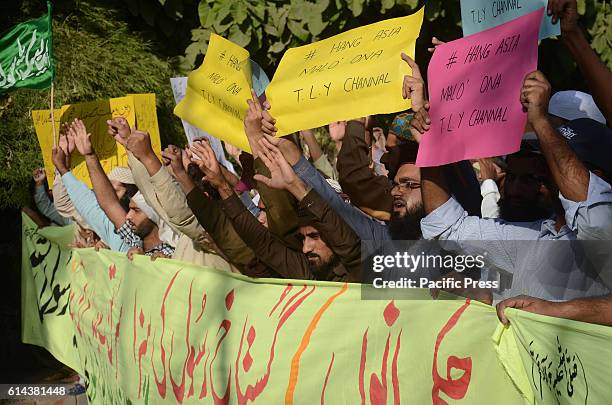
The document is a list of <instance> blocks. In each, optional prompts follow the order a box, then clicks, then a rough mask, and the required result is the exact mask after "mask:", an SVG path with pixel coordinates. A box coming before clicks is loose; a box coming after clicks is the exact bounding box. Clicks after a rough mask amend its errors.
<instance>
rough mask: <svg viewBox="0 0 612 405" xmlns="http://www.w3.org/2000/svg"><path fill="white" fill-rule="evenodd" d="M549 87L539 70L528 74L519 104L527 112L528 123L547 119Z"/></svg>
mask: <svg viewBox="0 0 612 405" xmlns="http://www.w3.org/2000/svg"><path fill="white" fill-rule="evenodd" d="M550 93H551V86H550V83H549V82H548V80H547V79H546V76H544V74H543V73H542V72H540V71H539V70H536V71H533V72H531V73H529V74H528V75H527V76H526V77H525V81H524V82H523V88H522V89H521V104H522V105H523V109H525V111H527V116H528V117H529V122H531V123H532V124H533V123H534V122H535V121H538V120H542V119H547V117H548V102H549V101H550Z"/></svg>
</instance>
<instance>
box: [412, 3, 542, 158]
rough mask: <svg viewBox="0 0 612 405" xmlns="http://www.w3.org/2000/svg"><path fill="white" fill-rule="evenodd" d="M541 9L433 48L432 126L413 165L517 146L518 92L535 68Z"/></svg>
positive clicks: (520, 125) (522, 118)
mask: <svg viewBox="0 0 612 405" xmlns="http://www.w3.org/2000/svg"><path fill="white" fill-rule="evenodd" d="M543 13H544V9H543V8H542V9H540V10H537V11H534V12H533V13H531V14H527V15H525V16H523V17H520V18H517V19H516V20H513V21H511V22H508V23H506V24H503V25H500V26H498V27H495V28H491V29H489V30H486V31H482V32H480V33H478V34H474V35H470V36H468V37H465V38H461V39H458V40H456V41H452V42H448V43H446V44H444V45H440V46H438V47H437V48H436V51H435V52H434V55H433V57H432V58H431V62H430V63H429V69H428V71H427V75H428V79H429V98H430V100H429V103H430V109H429V115H430V118H431V128H430V130H429V131H428V132H427V133H426V134H424V136H423V138H422V140H421V145H420V146H419V154H418V157H417V166H420V167H427V166H441V165H444V164H447V163H453V162H458V161H461V160H465V159H477V158H482V157H490V156H500V155H507V154H510V153H513V152H516V151H517V150H518V149H519V147H520V143H521V138H522V135H523V132H524V130H525V124H526V122H527V114H526V113H525V112H523V107H522V105H521V102H520V93H521V88H522V86H523V79H524V78H525V76H526V75H527V74H528V73H530V72H532V71H534V70H536V68H537V63H538V33H539V31H540V22H541V21H542V14H543Z"/></svg>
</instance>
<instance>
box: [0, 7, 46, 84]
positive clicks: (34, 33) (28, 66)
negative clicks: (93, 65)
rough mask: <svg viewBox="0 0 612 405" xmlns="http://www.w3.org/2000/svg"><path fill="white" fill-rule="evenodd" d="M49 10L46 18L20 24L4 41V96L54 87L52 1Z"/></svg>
mask: <svg viewBox="0 0 612 405" xmlns="http://www.w3.org/2000/svg"><path fill="white" fill-rule="evenodd" d="M47 8H48V13H47V14H46V15H44V16H42V17H40V18H38V19H36V20H31V21H26V22H24V23H21V24H17V25H16V26H15V27H13V28H12V29H11V30H10V31H8V32H7V33H6V34H5V35H4V36H3V37H2V38H0V93H4V92H7V91H10V90H14V89H18V88H22V87H27V88H31V89H46V88H47V87H49V86H51V83H52V82H53V78H54V75H55V72H54V67H53V40H52V30H51V3H50V2H47Z"/></svg>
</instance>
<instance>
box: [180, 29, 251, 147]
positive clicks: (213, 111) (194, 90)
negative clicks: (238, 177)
mask: <svg viewBox="0 0 612 405" xmlns="http://www.w3.org/2000/svg"><path fill="white" fill-rule="evenodd" d="M250 78H251V65H250V62H249V52H248V51H247V50H246V49H244V48H241V47H240V46H238V45H236V44H234V43H233V42H231V41H228V40H227V39H224V38H222V37H220V36H219V35H216V34H211V35H210V41H209V43H208V50H207V52H206V57H205V58H204V62H203V63H202V66H200V67H199V68H198V69H196V70H194V71H193V72H191V73H190V74H189V78H188V81H187V91H186V93H185V98H184V99H183V100H182V101H181V102H180V103H179V104H178V105H177V106H176V107H175V109H174V114H176V115H178V116H179V117H180V118H182V119H184V120H185V121H187V122H189V123H190V124H192V125H194V126H196V127H198V128H200V129H203V130H204V131H206V132H208V133H210V134H212V135H214V136H215V137H217V138H219V139H221V140H223V141H226V142H229V143H230V144H232V145H234V146H237V147H238V148H240V149H242V150H244V151H247V152H250V151H251V148H250V147H249V143H248V141H247V138H246V135H245V134H244V124H243V121H244V116H245V115H246V111H247V107H248V106H247V100H248V99H250V98H251V91H250V87H251V82H250Z"/></svg>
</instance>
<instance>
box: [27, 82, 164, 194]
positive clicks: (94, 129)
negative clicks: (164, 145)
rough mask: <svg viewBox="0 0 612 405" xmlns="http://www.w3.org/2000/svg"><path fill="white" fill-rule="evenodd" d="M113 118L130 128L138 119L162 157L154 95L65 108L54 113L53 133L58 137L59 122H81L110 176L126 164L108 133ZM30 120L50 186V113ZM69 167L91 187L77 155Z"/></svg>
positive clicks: (123, 153)
mask: <svg viewBox="0 0 612 405" xmlns="http://www.w3.org/2000/svg"><path fill="white" fill-rule="evenodd" d="M116 117H124V118H126V119H127V120H128V122H129V123H130V125H131V126H135V125H136V122H137V120H136V119H137V117H138V118H139V121H138V122H140V128H142V129H143V130H146V131H148V132H149V134H150V135H151V143H152V145H153V150H154V151H155V153H156V154H157V155H158V156H161V142H160V138H159V128H158V125H157V113H156V109H155V95H154V94H132V95H129V96H126V97H117V98H111V99H107V100H97V101H91V102H87V103H77V104H67V105H64V106H62V107H61V108H60V109H56V110H55V126H56V132H57V133H58V134H59V127H60V123H64V122H71V121H73V120H74V119H75V118H79V119H82V120H83V122H84V123H85V126H86V127H87V131H89V132H90V133H91V141H92V144H93V147H94V149H95V151H96V154H97V155H98V158H99V159H100V163H101V164H102V167H103V168H104V171H105V172H106V173H109V172H110V171H111V170H112V169H113V168H115V167H118V166H127V165H128V163H127V153H126V151H125V149H124V148H123V146H121V145H120V144H118V143H117V142H116V141H115V140H114V139H113V138H112V137H111V136H109V135H108V132H107V125H106V121H107V120H109V119H111V118H116ZM32 120H33V121H34V128H35V130H36V136H37V137H38V143H39V144H40V148H41V151H42V155H43V161H44V165H45V171H46V172H47V179H48V181H49V184H50V185H52V184H53V179H54V175H55V171H54V166H53V162H52V160H51V148H52V146H53V130H52V126H51V112H50V110H34V111H32ZM71 167H72V172H73V173H74V175H75V176H76V177H77V178H78V179H79V180H82V181H83V182H85V183H86V184H87V185H88V186H89V187H91V180H90V179H89V172H88V171H87V166H86V164H85V161H84V159H83V157H82V156H81V155H80V154H79V153H78V152H74V153H73V154H72V162H71Z"/></svg>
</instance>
